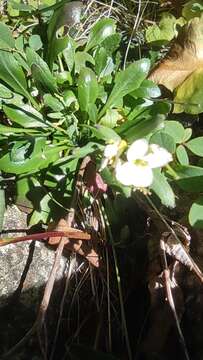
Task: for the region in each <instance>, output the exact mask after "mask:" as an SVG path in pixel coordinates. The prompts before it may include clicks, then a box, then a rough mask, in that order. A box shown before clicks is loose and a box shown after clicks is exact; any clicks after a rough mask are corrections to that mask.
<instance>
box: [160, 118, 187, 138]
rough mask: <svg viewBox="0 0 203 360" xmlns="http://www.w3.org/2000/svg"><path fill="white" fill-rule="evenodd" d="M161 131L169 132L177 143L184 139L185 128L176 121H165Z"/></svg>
mask: <svg viewBox="0 0 203 360" xmlns="http://www.w3.org/2000/svg"><path fill="white" fill-rule="evenodd" d="M163 131H164V132H166V133H167V134H169V135H170V136H171V137H172V138H173V140H174V141H175V143H177V144H181V143H182V142H183V140H184V136H185V129H184V127H183V125H182V124H180V122H178V121H173V120H170V121H165V123H164V130H163Z"/></svg>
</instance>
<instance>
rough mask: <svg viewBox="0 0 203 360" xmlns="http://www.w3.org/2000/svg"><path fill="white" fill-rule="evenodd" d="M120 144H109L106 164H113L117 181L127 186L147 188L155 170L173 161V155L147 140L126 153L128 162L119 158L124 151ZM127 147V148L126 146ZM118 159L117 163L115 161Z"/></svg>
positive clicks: (138, 142) (141, 140)
mask: <svg viewBox="0 0 203 360" xmlns="http://www.w3.org/2000/svg"><path fill="white" fill-rule="evenodd" d="M121 144H122V141H121V142H120V143H113V144H108V145H106V147H105V150H104V161H103V162H104V163H105V166H106V165H107V163H113V162H114V166H115V175H116V178H117V180H118V181H119V182H120V183H122V184H123V185H126V186H134V187H135V188H146V187H148V186H150V185H151V184H152V182H153V170H152V169H154V168H161V167H163V166H165V165H167V164H168V163H169V162H170V161H172V160H173V159H172V155H171V154H170V153H169V152H168V151H167V150H166V149H164V148H162V147H160V146H159V145H156V144H149V143H148V141H147V140H146V139H139V140H136V141H134V142H133V143H132V144H131V145H130V147H129V148H128V150H127V152H126V158H127V161H125V162H123V161H122V160H121V159H120V158H119V156H120V154H121V153H122V152H123V151H124V147H123V146H122V145H121ZM125 147H126V146H125ZM115 159H116V161H115Z"/></svg>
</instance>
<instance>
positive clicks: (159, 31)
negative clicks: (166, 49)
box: [145, 13, 185, 45]
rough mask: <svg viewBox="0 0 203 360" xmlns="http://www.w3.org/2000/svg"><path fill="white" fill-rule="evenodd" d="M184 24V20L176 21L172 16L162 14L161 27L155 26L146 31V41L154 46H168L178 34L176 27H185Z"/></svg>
mask: <svg viewBox="0 0 203 360" xmlns="http://www.w3.org/2000/svg"><path fill="white" fill-rule="evenodd" d="M184 23H185V21H184V19H183V18H179V19H176V18H175V16H173V15H172V14H169V13H162V18H161V20H160V22H159V25H157V24H154V25H151V26H149V27H148V28H147V29H146V32H145V36H146V41H147V42H148V43H152V44H153V43H154V44H160V45H161V44H162V45H163V44H166V43H168V42H169V41H171V40H172V39H173V38H174V36H175V35H176V34H177V30H176V26H177V25H179V26H183V25H184Z"/></svg>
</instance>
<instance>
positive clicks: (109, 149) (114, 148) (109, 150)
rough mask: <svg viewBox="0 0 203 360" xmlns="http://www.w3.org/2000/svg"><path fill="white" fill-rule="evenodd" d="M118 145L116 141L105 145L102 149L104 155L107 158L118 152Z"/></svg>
mask: <svg viewBox="0 0 203 360" xmlns="http://www.w3.org/2000/svg"><path fill="white" fill-rule="evenodd" d="M118 146H119V144H117V143H114V144H108V145H106V146H105V149H104V156H105V157H106V158H108V159H111V158H112V157H114V156H116V155H117V152H118Z"/></svg>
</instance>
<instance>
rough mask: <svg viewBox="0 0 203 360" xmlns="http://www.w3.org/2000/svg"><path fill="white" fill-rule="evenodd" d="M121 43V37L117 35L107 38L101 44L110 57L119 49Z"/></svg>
mask: <svg viewBox="0 0 203 360" xmlns="http://www.w3.org/2000/svg"><path fill="white" fill-rule="evenodd" d="M120 41H121V35H120V34H118V33H116V34H112V35H109V36H107V37H106V38H105V39H104V40H103V41H102V43H101V46H102V47H103V48H104V49H105V50H106V53H107V55H108V56H112V54H113V53H114V52H115V51H116V50H117V49H118V48H119V45H120Z"/></svg>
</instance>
